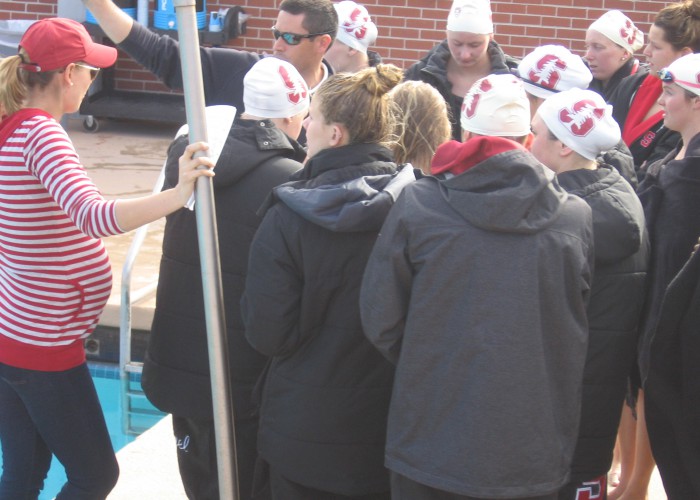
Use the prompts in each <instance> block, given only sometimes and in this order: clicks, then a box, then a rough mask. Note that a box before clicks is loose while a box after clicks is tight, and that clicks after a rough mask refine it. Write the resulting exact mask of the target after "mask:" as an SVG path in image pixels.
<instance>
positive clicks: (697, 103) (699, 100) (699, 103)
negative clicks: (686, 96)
mask: <svg viewBox="0 0 700 500" xmlns="http://www.w3.org/2000/svg"><path fill="white" fill-rule="evenodd" d="M691 101H692V104H691V108H692V109H693V110H696V109H700V95H696V96H695V97H693V98H691Z"/></svg>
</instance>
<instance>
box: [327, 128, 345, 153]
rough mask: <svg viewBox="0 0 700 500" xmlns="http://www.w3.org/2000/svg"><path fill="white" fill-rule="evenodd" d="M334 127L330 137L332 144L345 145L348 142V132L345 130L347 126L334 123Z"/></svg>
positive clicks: (333, 145) (335, 145)
mask: <svg viewBox="0 0 700 500" xmlns="http://www.w3.org/2000/svg"><path fill="white" fill-rule="evenodd" d="M332 127H333V134H331V138H330V141H329V142H330V146H331V147H333V148H335V147H338V146H344V145H345V144H347V133H346V131H345V128H344V127H343V126H342V125H340V124H339V123H334V124H333V125H332Z"/></svg>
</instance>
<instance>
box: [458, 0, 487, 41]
mask: <svg viewBox="0 0 700 500" xmlns="http://www.w3.org/2000/svg"><path fill="white" fill-rule="evenodd" d="M447 31H457V32H460V33H475V34H477V35H490V34H491V33H493V18H492V13H491V2H490V0H454V2H453V3H452V8H451V9H450V15H449V16H447Z"/></svg>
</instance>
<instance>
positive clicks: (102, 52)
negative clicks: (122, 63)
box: [84, 43, 117, 68]
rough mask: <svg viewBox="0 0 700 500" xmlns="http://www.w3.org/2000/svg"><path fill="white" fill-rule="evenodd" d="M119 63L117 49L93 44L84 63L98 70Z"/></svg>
mask: <svg viewBox="0 0 700 500" xmlns="http://www.w3.org/2000/svg"><path fill="white" fill-rule="evenodd" d="M116 61H117V49H115V48H114V47H108V46H107V45H101V44H99V43H93V44H92V45H91V46H90V47H89V48H88V49H87V51H86V54H85V59H84V62H86V63H88V64H90V65H91V66H95V67H97V68H108V67H110V66H112V65H113V64H114V63H115V62H116Z"/></svg>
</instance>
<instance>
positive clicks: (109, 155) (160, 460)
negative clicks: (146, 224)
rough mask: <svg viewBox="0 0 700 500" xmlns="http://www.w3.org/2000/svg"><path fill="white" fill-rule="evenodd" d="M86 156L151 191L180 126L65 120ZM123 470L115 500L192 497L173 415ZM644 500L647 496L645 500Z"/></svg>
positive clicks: (127, 453)
mask: <svg viewBox="0 0 700 500" xmlns="http://www.w3.org/2000/svg"><path fill="white" fill-rule="evenodd" d="M64 126H65V127H66V130H67V131H68V133H69V135H70V137H71V139H72V141H73V143H74V144H75V147H76V149H77V151H78V153H79V155H80V158H81V160H82V162H83V164H84V165H85V167H86V168H87V169H88V172H89V174H90V176H91V177H92V178H93V180H94V181H95V182H96V184H97V185H98V187H99V188H100V189H101V191H102V192H103V194H104V195H105V196H106V197H108V198H122V197H134V196H141V195H144V194H148V193H150V192H151V191H152V190H153V186H154V184H155V182H156V179H157V178H158V174H159V172H160V170H161V168H162V166H163V161H164V159H165V154H166V151H167V148H168V145H169V144H170V142H171V140H172V138H173V136H174V134H175V132H176V131H177V129H178V127H176V126H172V125H163V124H158V123H150V122H138V121H117V120H101V122H100V130H99V131H97V132H95V133H89V132H86V131H85V130H84V129H83V126H82V119H79V118H76V117H68V118H66V119H65V120H64ZM163 227H164V221H160V222H157V223H154V224H152V225H151V229H150V231H149V233H148V236H147V238H146V241H145V242H144V245H143V247H142V251H141V253H140V254H139V257H138V258H137V259H136V266H135V269H134V275H133V276H132V290H138V289H141V288H143V287H148V286H150V285H151V284H152V283H154V282H155V281H156V280H157V277H158V264H159V261H160V251H161V249H160V247H161V240H162V235H163ZM133 236H134V233H133V232H131V233H127V234H125V235H122V236H115V237H111V238H106V239H105V240H104V241H105V245H106V246H107V250H108V252H109V254H110V258H111V261H112V268H113V271H114V286H113V288H112V296H111V298H110V301H109V303H108V306H107V308H106V309H105V313H104V314H103V316H102V319H101V323H102V324H105V325H108V326H117V327H118V326H119V302H120V281H121V272H122V265H123V262H124V258H125V256H126V253H127V251H128V248H129V245H130V244H131V240H132V238H133ZM154 304H155V300H154V297H153V295H147V296H146V297H145V298H144V299H143V300H142V301H140V302H139V303H138V304H136V305H135V306H134V307H133V308H132V315H133V317H132V320H133V328H135V329H136V328H138V329H143V330H149V329H150V323H151V319H152V310H153V306H154ZM117 458H118V460H119V465H120V468H121V474H120V477H119V482H118V483H117V486H116V487H115V489H114V490H113V491H112V493H111V494H110V495H109V497H108V499H109V500H134V499H143V500H180V499H185V498H187V497H186V495H185V493H184V491H183V489H182V483H181V482H180V476H179V473H178V468H177V459H176V454H175V446H174V437H173V434H172V426H171V420H170V417H166V418H163V419H162V420H161V421H160V422H159V423H158V424H156V425H155V426H154V427H153V428H152V429H150V430H149V431H147V432H145V433H144V434H142V435H141V436H139V437H138V438H137V439H136V440H135V441H134V442H132V443H130V444H129V445H127V446H126V447H124V448H123V449H122V450H120V451H119V452H118V453H117ZM639 500H643V499H639ZM648 500H667V497H666V494H665V492H664V489H663V486H662V484H661V479H660V477H659V475H658V471H656V470H655V471H654V475H653V476H652V481H651V484H650V487H649V496H648Z"/></svg>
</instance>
